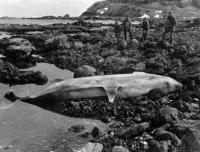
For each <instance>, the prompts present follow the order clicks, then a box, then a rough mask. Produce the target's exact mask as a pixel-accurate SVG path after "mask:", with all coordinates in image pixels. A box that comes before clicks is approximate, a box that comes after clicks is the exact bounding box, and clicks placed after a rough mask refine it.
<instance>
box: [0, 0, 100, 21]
mask: <svg viewBox="0 0 200 152" xmlns="http://www.w3.org/2000/svg"><path fill="white" fill-rule="evenodd" d="M96 1H99V0H0V17H2V16H12V17H39V16H45V15H56V16H59V15H61V16H63V15H64V14H70V16H79V15H80V14H81V13H83V12H84V11H85V10H86V9H87V8H88V7H89V6H90V5H92V4H93V3H94V2H96Z"/></svg>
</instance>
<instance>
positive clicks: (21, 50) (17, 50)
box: [5, 45, 35, 60]
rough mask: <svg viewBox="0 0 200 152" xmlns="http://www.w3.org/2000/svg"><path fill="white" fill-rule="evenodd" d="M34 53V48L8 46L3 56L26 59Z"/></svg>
mask: <svg viewBox="0 0 200 152" xmlns="http://www.w3.org/2000/svg"><path fill="white" fill-rule="evenodd" d="M34 51H35V47H33V46H26V45H20V46H16V45H10V46H9V47H8V48H7V50H6V52H5V56H6V57H8V58H12V59H18V60H19V59H26V58H28V57H30V55H31V54H32V53H33V52H34Z"/></svg>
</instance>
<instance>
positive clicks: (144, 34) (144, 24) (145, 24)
mask: <svg viewBox="0 0 200 152" xmlns="http://www.w3.org/2000/svg"><path fill="white" fill-rule="evenodd" d="M142 29H143V32H142V42H143V41H146V39H147V35H148V31H149V21H148V19H147V18H144V20H143V22H142Z"/></svg>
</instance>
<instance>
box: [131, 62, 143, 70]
mask: <svg viewBox="0 0 200 152" xmlns="http://www.w3.org/2000/svg"><path fill="white" fill-rule="evenodd" d="M132 68H133V69H134V70H135V71H145V69H146V64H145V62H139V63H136V64H135V65H134V66H133V67H132Z"/></svg>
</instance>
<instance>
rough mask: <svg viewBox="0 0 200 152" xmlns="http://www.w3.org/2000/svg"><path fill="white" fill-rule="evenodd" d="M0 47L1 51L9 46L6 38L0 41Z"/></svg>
mask: <svg viewBox="0 0 200 152" xmlns="http://www.w3.org/2000/svg"><path fill="white" fill-rule="evenodd" d="M0 46H1V49H3V50H5V49H6V48H7V47H8V46H9V39H8V38H3V39H0Z"/></svg>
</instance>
